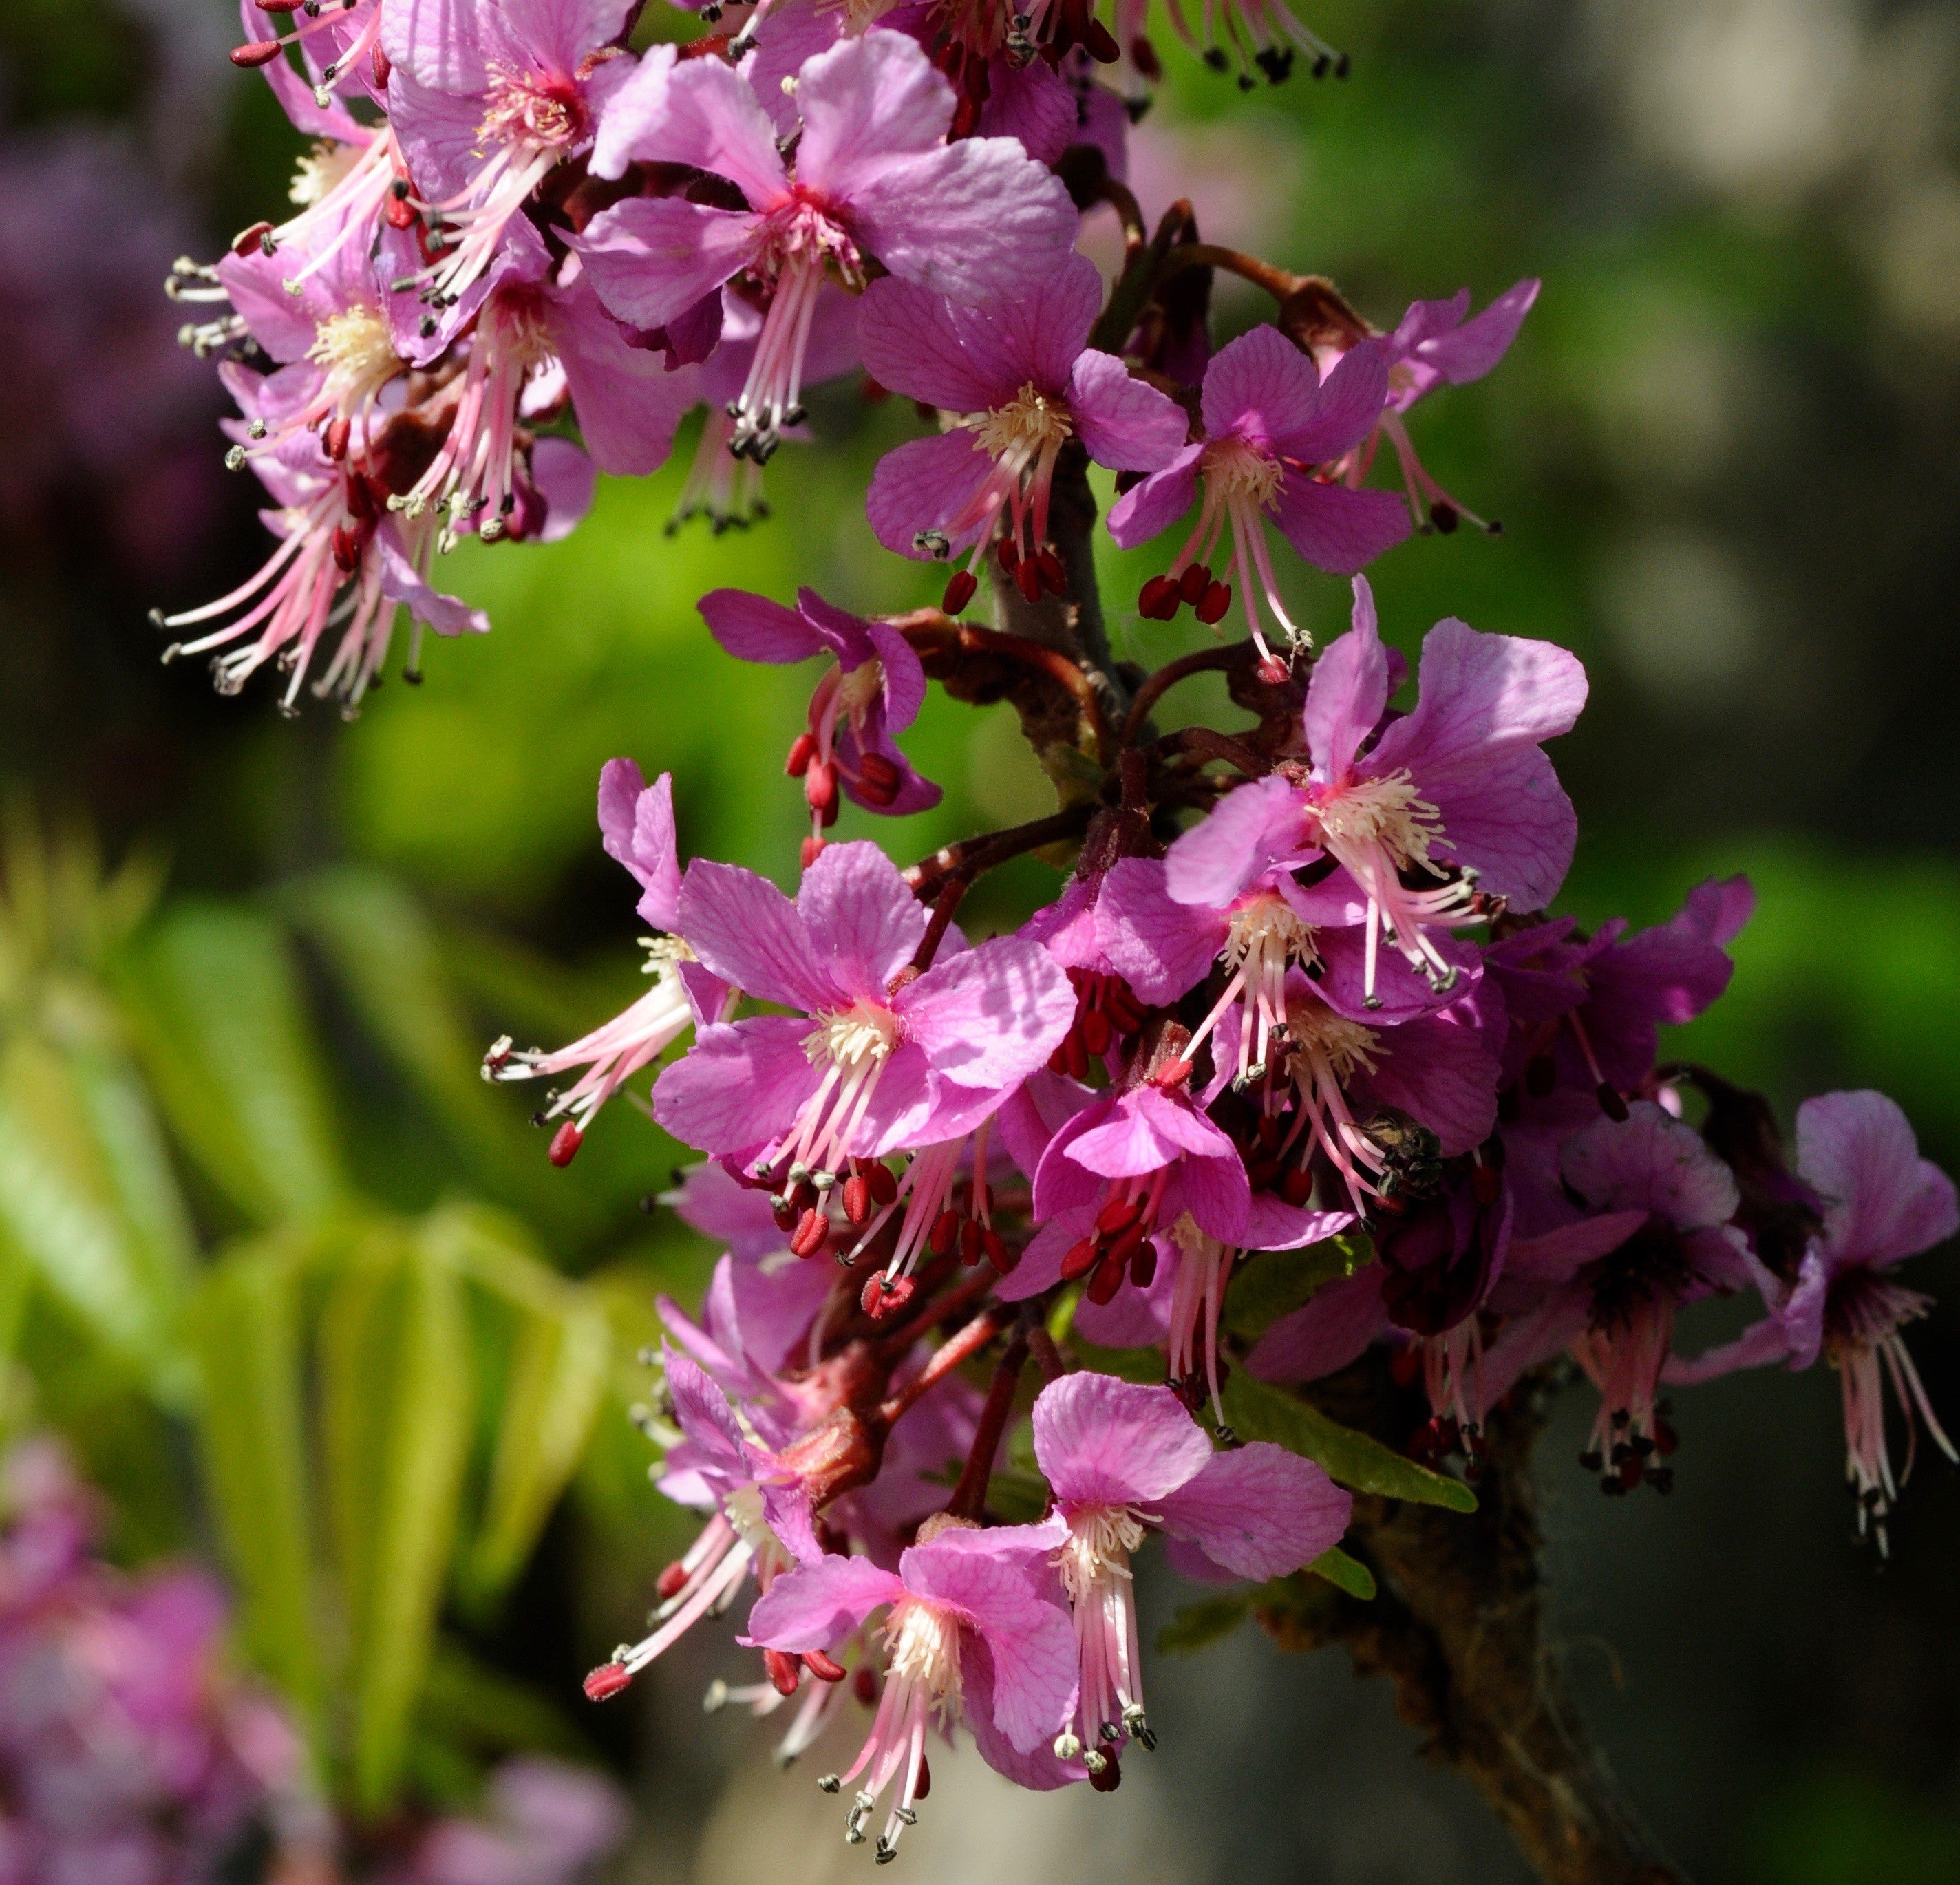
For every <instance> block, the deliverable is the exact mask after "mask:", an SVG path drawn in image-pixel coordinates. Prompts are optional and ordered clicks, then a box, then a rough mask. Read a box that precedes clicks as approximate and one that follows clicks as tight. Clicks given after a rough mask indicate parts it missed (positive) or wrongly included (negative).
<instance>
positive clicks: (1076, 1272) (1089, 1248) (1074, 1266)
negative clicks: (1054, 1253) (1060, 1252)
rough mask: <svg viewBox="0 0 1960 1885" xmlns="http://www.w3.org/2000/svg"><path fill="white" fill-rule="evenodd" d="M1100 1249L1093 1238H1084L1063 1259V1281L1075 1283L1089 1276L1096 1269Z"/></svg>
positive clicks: (1072, 1246)
mask: <svg viewBox="0 0 1960 1885" xmlns="http://www.w3.org/2000/svg"><path fill="white" fill-rule="evenodd" d="M1097 1255H1098V1247H1097V1244H1096V1240H1095V1239H1094V1238H1093V1237H1084V1238H1083V1240H1082V1241H1081V1242H1080V1243H1077V1244H1073V1245H1071V1247H1070V1248H1069V1250H1068V1253H1067V1254H1066V1255H1065V1256H1064V1257H1063V1258H1062V1259H1061V1280H1062V1281H1063V1282H1064V1283H1073V1282H1078V1281H1080V1278H1083V1277H1085V1276H1087V1275H1088V1274H1089V1272H1090V1271H1091V1270H1093V1269H1094V1268H1095V1267H1096V1256H1097Z"/></svg>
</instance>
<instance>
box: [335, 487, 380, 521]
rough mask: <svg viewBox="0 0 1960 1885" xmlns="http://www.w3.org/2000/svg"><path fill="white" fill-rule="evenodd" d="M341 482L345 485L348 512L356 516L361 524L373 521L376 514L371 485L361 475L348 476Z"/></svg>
mask: <svg viewBox="0 0 1960 1885" xmlns="http://www.w3.org/2000/svg"><path fill="white" fill-rule="evenodd" d="M343 482H344V483H345V487H346V489H345V499H346V504H347V509H348V514H349V515H350V516H352V517H358V519H359V520H360V521H361V522H362V523H363V524H371V523H373V522H374V517H375V514H376V513H375V509H374V489H373V487H372V486H371V485H370V484H369V483H368V480H367V479H365V478H361V477H355V478H348V479H345V480H343Z"/></svg>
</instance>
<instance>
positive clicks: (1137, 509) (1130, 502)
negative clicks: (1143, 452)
mask: <svg viewBox="0 0 1960 1885" xmlns="http://www.w3.org/2000/svg"><path fill="white" fill-rule="evenodd" d="M1202 457H1204V441H1202V440H1200V441H1198V443H1197V444H1195V445H1187V446H1185V447H1184V449H1183V450H1182V451H1180V452H1179V453H1178V454H1176V456H1175V457H1173V458H1171V459H1170V460H1169V461H1168V462H1167V463H1166V465H1165V466H1164V468H1163V470H1161V471H1158V472H1153V473H1151V475H1150V476H1149V477H1147V478H1146V479H1144V481H1143V482H1142V483H1141V484H1140V485H1137V486H1134V487H1133V488H1132V489H1130V490H1128V491H1126V492H1124V493H1123V495H1122V496H1121V497H1120V498H1118V499H1117V500H1116V501H1115V503H1114V504H1113V505H1111V506H1110V507H1109V534H1110V536H1111V537H1113V538H1114V539H1115V541H1116V543H1118V546H1120V547H1121V548H1122V549H1135V548H1136V547H1137V546H1138V544H1140V543H1148V542H1149V541H1150V539H1151V538H1152V537H1157V536H1160V535H1162V534H1163V532H1164V531H1166V530H1169V528H1170V527H1171V526H1172V525H1173V524H1175V523H1176V521H1178V519H1179V517H1182V516H1183V515H1184V514H1185V511H1188V510H1189V509H1190V508H1191V502H1192V498H1195V497H1196V496H1197V495H1198V460H1200V459H1201V458H1202Z"/></svg>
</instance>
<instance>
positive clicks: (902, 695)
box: [866, 622, 938, 810]
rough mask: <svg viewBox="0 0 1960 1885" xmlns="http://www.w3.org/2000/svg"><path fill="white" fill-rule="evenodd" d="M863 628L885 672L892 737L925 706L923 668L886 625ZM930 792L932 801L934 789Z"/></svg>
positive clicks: (887, 716) (887, 718)
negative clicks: (868, 634) (868, 633)
mask: <svg viewBox="0 0 1960 1885" xmlns="http://www.w3.org/2000/svg"><path fill="white" fill-rule="evenodd" d="M866 626H867V629H868V631H869V632H870V637H871V645H872V646H873V648H876V649H877V651H878V659H879V661H880V664H882V665H883V668H884V670H885V724H886V726H887V727H888V728H890V729H891V731H893V732H894V733H902V732H904V731H905V728H908V726H910V725H911V724H912V722H913V721H915V720H916V719H917V718H918V711H919V709H920V708H921V707H923V706H924V705H925V668H924V665H923V664H921V661H920V660H919V658H918V654H916V653H915V651H914V650H913V648H912V644H911V642H908V641H907V640H906V639H905V637H904V636H903V635H901V634H900V633H899V631H898V630H897V629H895V628H893V626H892V625H891V624H890V623H889V622H870V623H867V625H866ZM933 790H934V798H935V800H936V799H937V794H938V788H937V786H935V787H934V788H933ZM907 809H908V810H912V809H915V807H907Z"/></svg>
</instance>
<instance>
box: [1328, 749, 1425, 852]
mask: <svg viewBox="0 0 1960 1885" xmlns="http://www.w3.org/2000/svg"><path fill="white" fill-rule="evenodd" d="M1313 810H1314V815H1315V817H1316V819H1317V820H1318V821H1319V826H1320V830H1321V835H1322V842H1325V844H1326V845H1327V848H1328V849H1329V850H1330V851H1333V852H1335V854H1336V855H1339V852H1340V849H1341V848H1342V847H1351V848H1353V849H1356V850H1360V849H1363V847H1366V846H1379V847H1380V849H1383V850H1384V851H1386V852H1387V853H1388V854H1389V857H1390V858H1392V859H1393V861H1394V862H1395V868H1397V869H1398V870H1404V869H1407V868H1408V867H1409V866H1410V865H1411V864H1414V865H1419V866H1421V868H1423V869H1424V870H1427V871H1435V870H1436V868H1437V867H1436V866H1435V864H1433V863H1432V862H1431V861H1430V855H1429V853H1430V846H1431V845H1434V844H1437V843H1438V842H1440V841H1441V840H1442V838H1443V820H1442V817H1441V816H1440V814H1439V813H1438V812H1437V808H1436V807H1435V806H1433V804H1430V802H1429V801H1428V800H1427V799H1426V798H1422V797H1421V795H1420V794H1418V791H1417V790H1416V785H1415V782H1414V780H1413V779H1411V778H1410V777H1409V775H1408V769H1406V768H1405V769H1403V770H1402V771H1400V772H1391V773H1389V775H1388V776H1387V777H1386V778H1385V779H1358V780H1357V781H1356V782H1354V784H1353V785H1337V786H1333V787H1331V788H1327V790H1326V792H1325V797H1323V798H1321V799H1320V801H1319V803H1318V804H1316V805H1315V807H1314V808H1313ZM1343 861H1345V860H1344V859H1343Z"/></svg>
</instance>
